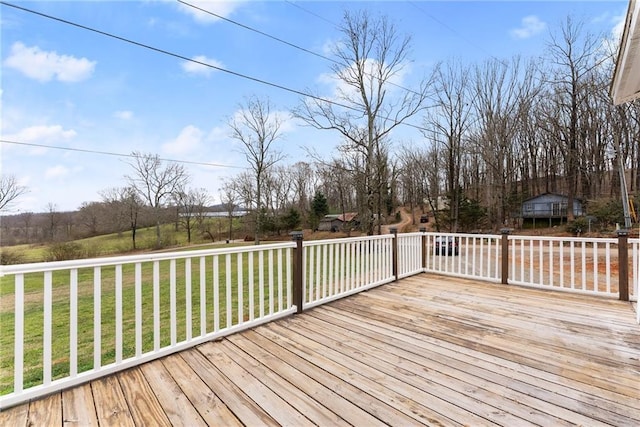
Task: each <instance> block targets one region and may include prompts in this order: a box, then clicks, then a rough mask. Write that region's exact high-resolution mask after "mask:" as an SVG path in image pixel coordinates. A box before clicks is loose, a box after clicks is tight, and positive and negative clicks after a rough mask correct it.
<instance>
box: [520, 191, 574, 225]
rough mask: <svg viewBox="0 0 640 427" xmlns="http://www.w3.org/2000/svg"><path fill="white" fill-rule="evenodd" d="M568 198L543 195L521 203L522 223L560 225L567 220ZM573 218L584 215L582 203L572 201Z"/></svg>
mask: <svg viewBox="0 0 640 427" xmlns="http://www.w3.org/2000/svg"><path fill="white" fill-rule="evenodd" d="M567 205H568V198H567V196H565V195H562V194H556V193H543V194H540V195H538V196H535V197H532V198H530V199H527V200H525V201H524V202H522V209H521V218H522V221H523V224H524V223H533V224H534V225H535V224H536V221H545V222H548V223H549V225H552V224H556V223H562V222H563V221H566V220H567V212H568V210H567ZM573 215H574V217H578V216H582V215H584V210H583V207H582V201H581V200H579V199H577V198H575V199H573Z"/></svg>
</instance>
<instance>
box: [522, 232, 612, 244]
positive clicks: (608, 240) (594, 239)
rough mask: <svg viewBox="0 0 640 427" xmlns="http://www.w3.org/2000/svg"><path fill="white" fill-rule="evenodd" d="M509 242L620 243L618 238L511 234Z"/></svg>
mask: <svg viewBox="0 0 640 427" xmlns="http://www.w3.org/2000/svg"><path fill="white" fill-rule="evenodd" d="M509 240H534V241H550V242H586V243H618V239H617V238H616V237H550V236H524V235H518V234H510V235H509Z"/></svg>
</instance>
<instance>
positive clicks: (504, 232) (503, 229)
mask: <svg viewBox="0 0 640 427" xmlns="http://www.w3.org/2000/svg"><path fill="white" fill-rule="evenodd" d="M500 234H511V229H510V228H501V229H500Z"/></svg>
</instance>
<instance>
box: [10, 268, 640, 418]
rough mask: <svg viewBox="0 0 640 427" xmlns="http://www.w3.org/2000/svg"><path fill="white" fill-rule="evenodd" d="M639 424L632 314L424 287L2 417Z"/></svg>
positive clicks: (379, 296)
mask: <svg viewBox="0 0 640 427" xmlns="http://www.w3.org/2000/svg"><path fill="white" fill-rule="evenodd" d="M312 424H317V425H323V426H326V425H348V424H351V425H357V426H365V425H366V426H373V425H384V424H390V425H402V426H405V425H416V424H425V425H473V426H479V425H505V426H524V425H544V426H548V425H554V426H555V425H568V424H578V425H586V426H597V425H616V426H632V425H635V426H637V425H640V326H638V325H637V324H636V323H635V319H634V313H633V312H632V308H631V305H630V304H629V303H623V302H618V301H613V300H606V299H597V298H593V297H586V296H579V295H573V294H565V293H553V292H548V291H539V290H533V289H525V288H521V287H513V286H504V285H495V284H488V283H478V282H472V281H468V280H462V279H452V278H445V277H440V276H433V275H426V274H423V275H418V276H413V277H411V278H408V279H403V280H401V281H399V282H397V283H394V284H390V285H385V286H382V287H379V288H377V289H374V290H371V291H368V292H365V293H362V294H359V295H356V296H352V297H349V298H346V299H343V300H340V301H336V302H334V303H331V304H329V305H326V306H322V307H318V308H315V309H312V310H309V311H307V312H305V314H303V315H296V316H292V317H290V318H287V319H284V320H280V321H276V322H273V323H270V324H268V325H265V326H261V327H258V328H255V329H253V330H250V331H246V332H243V333H239V334H236V335H232V336H230V337H227V338H225V339H222V340H220V341H217V342H211V343H207V344H204V345H201V346H199V347H197V348H195V349H192V350H189V351H185V352H182V353H180V354H176V355H173V356H170V357H167V358H164V359H160V360H157V361H154V362H151V363H148V364H145V365H143V366H140V367H137V368H133V369H130V370H127V371H125V372H122V373H120V374H117V375H113V376H110V377H107V378H103V379H100V380H97V381H93V382H91V383H90V384H86V385H84V386H80V387H77V388H74V389H72V390H67V391H64V392H62V393H57V394H54V395H51V396H49V397H46V398H44V399H40V400H37V401H35V402H32V403H30V404H25V405H21V406H17V407H14V408H11V409H8V410H7V411H5V412H3V413H0V425H2V426H5V425H6V426H9V425H11V426H27V425H36V426H38V425H43V426H44V425H46V426H56V425H81V426H89V425H101V426H102V425H118V426H124V425H188V426H197V425H225V426H227V425H229V426H232V425H250V426H254V425H294V426H303V425H312Z"/></svg>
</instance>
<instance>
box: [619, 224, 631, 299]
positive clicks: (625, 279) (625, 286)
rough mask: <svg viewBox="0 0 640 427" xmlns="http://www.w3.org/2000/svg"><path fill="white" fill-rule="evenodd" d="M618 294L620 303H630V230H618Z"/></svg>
mask: <svg viewBox="0 0 640 427" xmlns="http://www.w3.org/2000/svg"><path fill="white" fill-rule="evenodd" d="M617 233H618V293H619V295H620V297H619V299H620V301H629V246H628V241H627V239H628V238H629V230H626V229H622V230H618V231H617Z"/></svg>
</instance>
